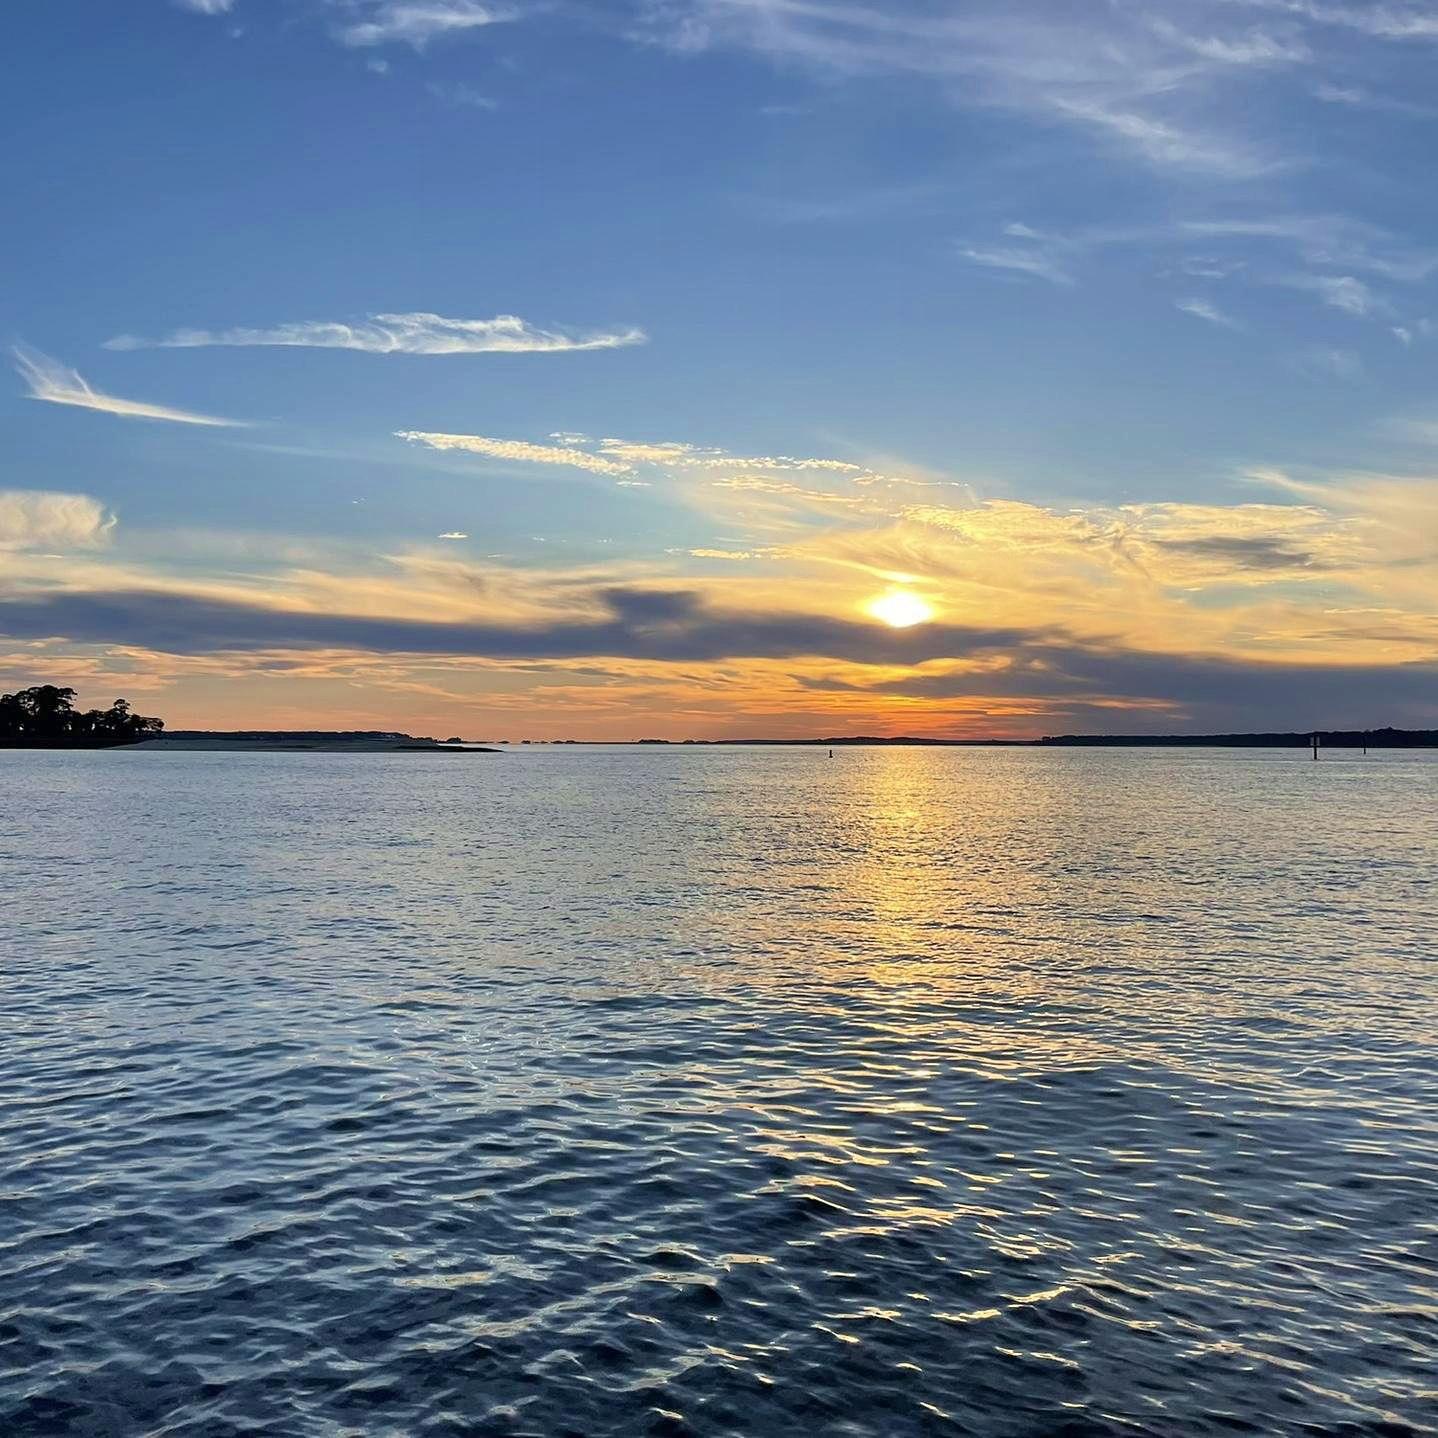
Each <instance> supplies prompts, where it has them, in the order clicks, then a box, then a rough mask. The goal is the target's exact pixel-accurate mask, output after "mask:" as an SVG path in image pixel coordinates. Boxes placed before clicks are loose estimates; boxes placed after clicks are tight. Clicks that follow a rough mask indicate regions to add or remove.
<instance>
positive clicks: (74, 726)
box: [0, 684, 165, 749]
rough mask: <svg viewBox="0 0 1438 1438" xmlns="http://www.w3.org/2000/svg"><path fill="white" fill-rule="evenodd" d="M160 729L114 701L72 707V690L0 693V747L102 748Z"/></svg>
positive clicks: (158, 722) (39, 687)
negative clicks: (97, 706) (100, 706)
mask: <svg viewBox="0 0 1438 1438" xmlns="http://www.w3.org/2000/svg"><path fill="white" fill-rule="evenodd" d="M164 727H165V721H164V720H163V719H151V718H149V717H147V716H146V715H144V714H135V713H132V712H131V710H130V704H129V701H128V700H126V699H117V700H115V702H114V703H113V704H111V705H110V707H109V708H108V709H86V710H84V711H81V710H79V709H76V708H75V691H74V690H73V689H64V688H60V687H59V686H57V685H54V684H36V685H34V686H32V687H31V688H29V689H21V690H18V691H17V692H16V693H14V694H0V748H12V749H22V748H34V749H71V748H73V749H105V748H109V747H110V746H111V745H115V744H135V743H138V742H139V741H140V740H141V739H152V738H154V737H155V735H157V734H159V733H160V731H161V730H162V729H164Z"/></svg>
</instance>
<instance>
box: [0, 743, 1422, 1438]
mask: <svg viewBox="0 0 1438 1438" xmlns="http://www.w3.org/2000/svg"><path fill="white" fill-rule="evenodd" d="M0 805H3V823H0V932H3V934H4V938H5V946H6V948H7V950H8V952H7V953H6V954H5V956H4V961H3V966H0V1005H3V1010H0V1011H3V1019H4V1029H3V1044H0V1160H3V1162H0V1434H4V1435H6V1438H11V1435H30V1434H52V1433H55V1434H68V1433H73V1434H84V1435H112V1434H113V1435H127V1438H128V1435H142V1434H143V1435H167V1438H168V1435H204V1438H211V1435H214V1438H223V1435H230V1434H253V1435H261V1434H263V1435H291V1434H293V1435H323V1438H339V1435H395V1438H400V1435H428V1434H435V1435H438V1434H445V1435H458V1434H494V1435H515V1438H518V1435H534V1438H559V1435H582V1438H604V1435H626V1438H627V1435H645V1434H661V1435H683V1434H696V1435H719V1434H734V1435H746V1438H768V1435H786V1438H787V1435H791V1434H799V1435H805V1434H824V1435H829V1434H832V1435H852V1438H860V1435H874V1438H906V1435H911V1434H955V1435H958V1434H984V1435H989V1434H992V1435H1066V1438H1079V1435H1099V1434H1122V1435H1143V1434H1153V1435H1161V1438H1187V1435H1199V1438H1203V1435H1210V1434H1234V1433H1240V1434H1241V1433H1266V1434H1324V1435H1326V1434H1353V1435H1366V1434H1386V1435H1401V1434H1412V1433H1433V1432H1438V1066H1435V1057H1438V962H1435V961H1438V883H1436V882H1435V866H1438V756H1432V755H1420V754H1412V755H1400V754H1387V755H1381V754H1375V755H1372V756H1370V757H1368V758H1367V759H1366V760H1365V759H1363V758H1361V757H1360V756H1358V755H1353V756H1348V757H1345V756H1340V755H1337V754H1335V755H1332V756H1330V757H1329V758H1328V759H1327V760H1326V761H1325V762H1323V763H1320V764H1316V765H1315V764H1313V763H1312V762H1310V761H1309V760H1308V758H1307V756H1306V755H1305V754H1304V753H1303V752H1302V751H1292V752H1267V753H1256V752H1250V753H1244V752H1236V753H1233V752H1231V753H1209V752H1199V751H1194V752H1182V751H1180V752H1170V751H1162V750H1156V751H1139V752H1131V753H1128V752H1119V751H1096V752H1081V751H1069V752H1047V751H966V750H945V751H930V750H854V751H848V750H841V751H839V753H838V754H837V756H836V757H835V758H834V759H833V760H829V759H827V758H826V757H825V755H824V753H823V751H822V750H819V751H814V750H779V751H773V750H740V749H717V750H693V749H690V750H682V749H670V750H622V749H615V750H610V749H536V750H526V751H522V752H514V753H510V754H506V755H503V756H493V757H490V756H472V757H469V758H460V757H458V756H447V757H440V756H430V755H423V754H407V755H364V756H339V755H327V754H290V755H258V754H156V753H151V754H146V753H144V752H131V753H108V754H77V755H64V754H17V753H8V754H0Z"/></svg>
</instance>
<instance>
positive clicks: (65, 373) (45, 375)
mask: <svg viewBox="0 0 1438 1438" xmlns="http://www.w3.org/2000/svg"><path fill="white" fill-rule="evenodd" d="M12 353H13V354H14V356H15V368H16V369H17V370H18V371H19V373H20V375H21V376H22V377H23V379H24V380H25V382H26V384H28V385H29V386H30V398H31V399H39V400H44V401H45V403H46V404H67V405H74V406H75V407H76V408H78V409H94V410H99V411H100V413H101V414H113V415H118V416H119V417H120V418H122V419H153V420H161V421H164V422H165V423H167V424H198V425H206V426H210V427H215V428H222V429H243V428H244V427H245V424H244V421H243V420H238V419H219V418H217V417H216V416H214V415H209V414H195V413H193V412H192V411H190V410H185V409H172V408H170V407H169V406H168V405H161V404H145V403H142V402H141V401H139V400H132V399H119V398H117V397H116V396H115V395H110V394H104V393H102V392H101V391H100V390H97V389H94V388H92V387H91V386H90V385H89V384H87V383H86V382H85V381H84V380H83V379H82V378H81V377H80V375H79V373H78V372H77V371H76V370H73V369H69V368H67V367H66V366H65V365H62V364H60V363H59V361H57V360H53V359H51V358H50V357H49V356H48V355H43V354H41V353H40V352H39V351H38V350H32V349H28V348H26V347H25V346H23V345H16V346H15V347H14V349H13V351H12Z"/></svg>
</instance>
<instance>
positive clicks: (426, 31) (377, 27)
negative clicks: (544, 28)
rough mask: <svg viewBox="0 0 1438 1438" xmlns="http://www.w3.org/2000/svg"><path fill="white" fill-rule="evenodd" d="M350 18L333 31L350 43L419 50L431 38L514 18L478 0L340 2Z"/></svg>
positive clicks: (504, 8) (505, 8) (506, 10)
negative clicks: (407, 47) (395, 46)
mask: <svg viewBox="0 0 1438 1438" xmlns="http://www.w3.org/2000/svg"><path fill="white" fill-rule="evenodd" d="M341 8H343V9H344V10H346V11H347V12H349V14H350V18H348V19H346V20H344V21H342V22H341V23H340V24H339V25H338V26H337V28H336V34H337V35H338V37H339V39H340V40H341V42H342V43H344V44H346V45H353V46H369V45H394V44H401V45H411V46H413V47H414V48H415V49H416V50H422V49H424V47H425V46H426V45H428V44H429V43H430V42H431V41H433V40H439V39H444V38H448V37H451V36H455V35H461V34H464V33H465V32H466V31H470V30H479V29H482V28H483V27H485V26H487V25H497V24H501V23H503V22H504V21H507V20H513V19H515V18H516V17H517V12H516V11H515V10H513V9H512V8H510V7H508V6H495V5H484V4H480V3H479V0H370V3H367V4H366V3H360V4H355V3H353V0H348V3H342V7H341Z"/></svg>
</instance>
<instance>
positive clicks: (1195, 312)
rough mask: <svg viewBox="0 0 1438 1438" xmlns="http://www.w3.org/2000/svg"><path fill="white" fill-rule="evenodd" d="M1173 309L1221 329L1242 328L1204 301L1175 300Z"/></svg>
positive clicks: (1228, 316) (1230, 317)
mask: <svg viewBox="0 0 1438 1438" xmlns="http://www.w3.org/2000/svg"><path fill="white" fill-rule="evenodd" d="M1173 303H1174V307H1175V308H1176V309H1180V310H1182V311H1183V312H1184V314H1186V315H1192V316H1193V317H1194V319H1198V320H1207V322H1208V323H1209V324H1211V325H1219V326H1221V327H1222V328H1223V329H1228V330H1237V329H1242V328H1243V326H1242V325H1240V324H1239V322H1238V321H1237V320H1236V319H1234V318H1233V316H1232V315H1229V314H1225V313H1224V312H1223V311H1222V310H1221V309H1219V308H1218V306H1217V305H1215V304H1213V303H1211V302H1210V301H1208V300H1205V299H1185V300H1175V301H1174V302H1173Z"/></svg>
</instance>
